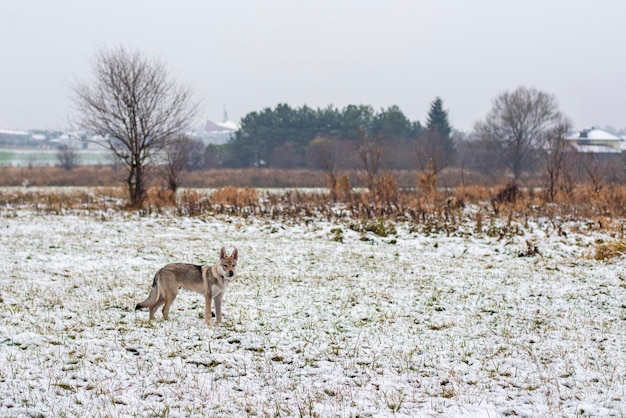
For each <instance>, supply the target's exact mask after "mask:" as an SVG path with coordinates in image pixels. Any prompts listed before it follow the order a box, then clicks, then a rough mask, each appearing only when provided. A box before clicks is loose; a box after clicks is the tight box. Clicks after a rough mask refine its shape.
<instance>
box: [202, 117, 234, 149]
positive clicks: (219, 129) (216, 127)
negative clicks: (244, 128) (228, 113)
mask: <svg viewBox="0 0 626 418" xmlns="http://www.w3.org/2000/svg"><path fill="white" fill-rule="evenodd" d="M238 129H239V126H238V125H237V124H236V123H235V122H232V121H229V120H226V121H224V122H213V121H211V120H207V121H206V123H205V124H204V130H203V131H202V132H199V133H198V134H197V139H199V140H200V141H202V143H204V145H208V144H225V143H227V142H228V141H229V140H230V138H231V137H232V136H234V134H235V132H237V130H238Z"/></svg>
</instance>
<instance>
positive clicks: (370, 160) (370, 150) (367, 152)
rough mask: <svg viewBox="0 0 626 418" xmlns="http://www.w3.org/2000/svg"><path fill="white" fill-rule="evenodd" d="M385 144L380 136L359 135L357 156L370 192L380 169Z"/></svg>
mask: <svg viewBox="0 0 626 418" xmlns="http://www.w3.org/2000/svg"><path fill="white" fill-rule="evenodd" d="M385 142H386V141H385V137H384V136H382V135H375V136H371V135H369V134H367V133H365V132H361V133H360V135H359V139H358V145H357V146H358V151H357V155H358V157H359V160H360V161H361V164H362V165H363V169H364V170H365V175H366V183H367V188H368V189H369V190H370V191H374V189H375V186H376V180H377V179H378V174H379V172H380V169H381V167H382V163H383V153H384V151H385Z"/></svg>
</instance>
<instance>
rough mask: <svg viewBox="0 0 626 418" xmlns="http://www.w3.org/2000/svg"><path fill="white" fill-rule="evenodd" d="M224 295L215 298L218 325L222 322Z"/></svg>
mask: <svg viewBox="0 0 626 418" xmlns="http://www.w3.org/2000/svg"><path fill="white" fill-rule="evenodd" d="M223 295H224V293H220V294H219V295H217V296H215V318H216V321H217V323H218V324H219V323H220V322H222V296H223Z"/></svg>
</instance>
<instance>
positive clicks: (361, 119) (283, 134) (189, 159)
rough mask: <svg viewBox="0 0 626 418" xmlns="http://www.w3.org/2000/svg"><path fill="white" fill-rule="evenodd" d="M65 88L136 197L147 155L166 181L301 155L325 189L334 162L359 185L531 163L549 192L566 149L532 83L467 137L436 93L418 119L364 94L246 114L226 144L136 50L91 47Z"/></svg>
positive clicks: (507, 96)
mask: <svg viewBox="0 0 626 418" xmlns="http://www.w3.org/2000/svg"><path fill="white" fill-rule="evenodd" d="M74 93H75V104H76V108H77V118H76V124H77V126H78V127H81V128H83V129H86V130H89V131H92V132H96V133H99V134H101V135H103V136H105V137H107V138H109V139H108V143H107V146H108V148H109V149H110V150H111V151H112V153H113V154H114V155H115V156H116V158H117V159H118V160H119V161H120V162H121V163H123V164H124V166H125V167H126V168H127V178H126V183H127V186H128V193H129V196H130V202H131V204H132V205H136V206H139V205H141V203H142V202H143V200H144V198H145V194H146V184H145V171H146V169H147V168H148V167H151V166H154V164H152V163H155V162H158V163H160V167H161V173H162V175H163V178H164V179H165V180H166V183H167V185H168V187H169V188H170V189H172V190H174V191H175V190H176V188H177V187H178V185H179V184H180V174H181V172H183V171H184V170H185V169H197V168H206V167H259V168H261V167H281V168H291V167H302V166H305V165H307V166H310V167H314V168H317V169H320V170H323V171H324V172H325V173H326V175H327V177H328V180H329V186H330V187H331V188H333V187H334V186H335V185H336V184H337V181H338V179H339V176H340V174H341V172H342V171H343V170H347V169H353V168H357V169H360V170H362V171H363V172H364V173H365V177H366V184H367V186H368V187H370V188H373V187H374V186H375V184H376V182H377V181H378V180H379V178H380V175H381V172H382V171H383V170H385V169H391V168H395V169H417V170H419V171H420V172H421V173H422V175H421V179H422V183H421V185H422V186H424V187H434V185H435V184H436V181H437V175H438V173H439V172H440V171H441V170H442V169H443V168H445V167H447V166H449V165H451V164H452V163H453V162H455V161H456V165H457V166H460V167H461V168H463V169H465V168H471V169H475V170H479V171H480V170H482V171H483V172H487V173H491V174H493V173H496V172H502V169H507V171H508V172H509V173H510V174H511V175H512V177H513V179H514V180H518V179H519V178H520V177H521V176H522V175H523V174H524V173H525V172H526V171H528V170H531V169H537V168H540V169H541V170H543V172H544V177H545V178H546V188H547V190H548V198H549V199H550V200H553V199H554V197H555V195H556V193H557V191H558V188H559V183H560V182H561V181H562V179H563V177H564V176H565V174H564V171H565V167H567V165H568V164H567V159H568V158H569V156H570V155H571V154H572V153H571V152H570V151H571V150H569V149H568V147H567V142H566V141H565V139H564V137H565V134H566V133H567V132H568V130H569V129H570V123H569V121H568V120H567V118H565V117H564V116H563V115H562V114H561V112H560V110H559V108H558V104H557V102H556V99H555V98H554V96H552V95H550V94H547V93H544V92H541V91H538V90H536V89H534V88H525V87H520V88H518V89H517V90H515V91H513V92H505V93H503V94H501V95H499V96H498V97H497V98H496V99H495V100H494V101H493V104H492V109H491V110H490V112H489V113H488V114H487V116H486V117H485V118H484V119H483V120H481V121H479V122H477V123H476V126H475V132H474V134H473V135H472V136H470V137H464V136H463V135H461V134H460V133H455V132H453V129H452V127H451V126H450V123H449V118H448V113H447V111H446V110H445V109H444V105H443V101H442V99H441V98H439V97H437V98H435V100H434V101H433V102H432V103H431V106H430V109H429V112H428V115H427V118H426V124H425V125H424V126H422V124H421V123H420V122H419V121H410V120H409V119H408V118H407V117H406V116H405V115H404V114H403V113H402V111H401V110H400V109H399V108H398V107H397V106H391V107H389V108H387V109H381V110H380V111H375V110H374V109H373V108H372V107H371V106H365V105H349V106H346V107H345V108H343V109H338V108H335V107H333V106H328V107H326V108H323V109H312V108H310V107H307V106H303V107H301V108H292V107H290V106H289V105H287V104H279V105H278V106H276V107H275V108H273V109H271V108H267V109H264V110H262V111H260V112H252V113H250V114H248V115H246V116H245V117H244V118H243V119H242V120H241V128H240V130H238V131H237V132H236V134H235V135H234V137H233V138H232V139H231V140H230V141H229V142H228V143H227V144H225V145H222V146H217V145H209V146H207V147H204V146H203V145H202V144H201V143H199V142H197V141H192V140H190V139H189V138H188V137H187V136H186V135H185V133H186V132H189V127H190V126H191V124H192V122H193V121H194V119H195V117H196V116H197V115H198V109H199V105H198V102H197V101H195V100H194V99H193V96H192V93H191V90H190V89H189V88H187V87H185V86H183V85H181V84H179V83H177V82H176V81H175V80H174V79H173V78H172V76H171V75H170V73H169V72H168V70H167V69H166V68H165V66H164V65H163V63H162V62H160V61H154V60H150V59H148V58H146V57H145V56H143V55H142V54H140V53H139V52H133V51H128V50H126V49H125V48H123V47H118V48H114V49H111V50H105V49H100V50H99V51H98V53H97V55H96V59H95V61H94V77H93V79H92V80H90V81H88V82H84V83H80V84H78V85H76V86H75V88H74ZM455 157H456V158H455ZM149 163H150V164H149Z"/></svg>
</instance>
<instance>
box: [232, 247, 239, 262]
mask: <svg viewBox="0 0 626 418" xmlns="http://www.w3.org/2000/svg"><path fill="white" fill-rule="evenodd" d="M233 258H234V259H235V260H238V259H239V251H237V247H235V249H234V250H233Z"/></svg>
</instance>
